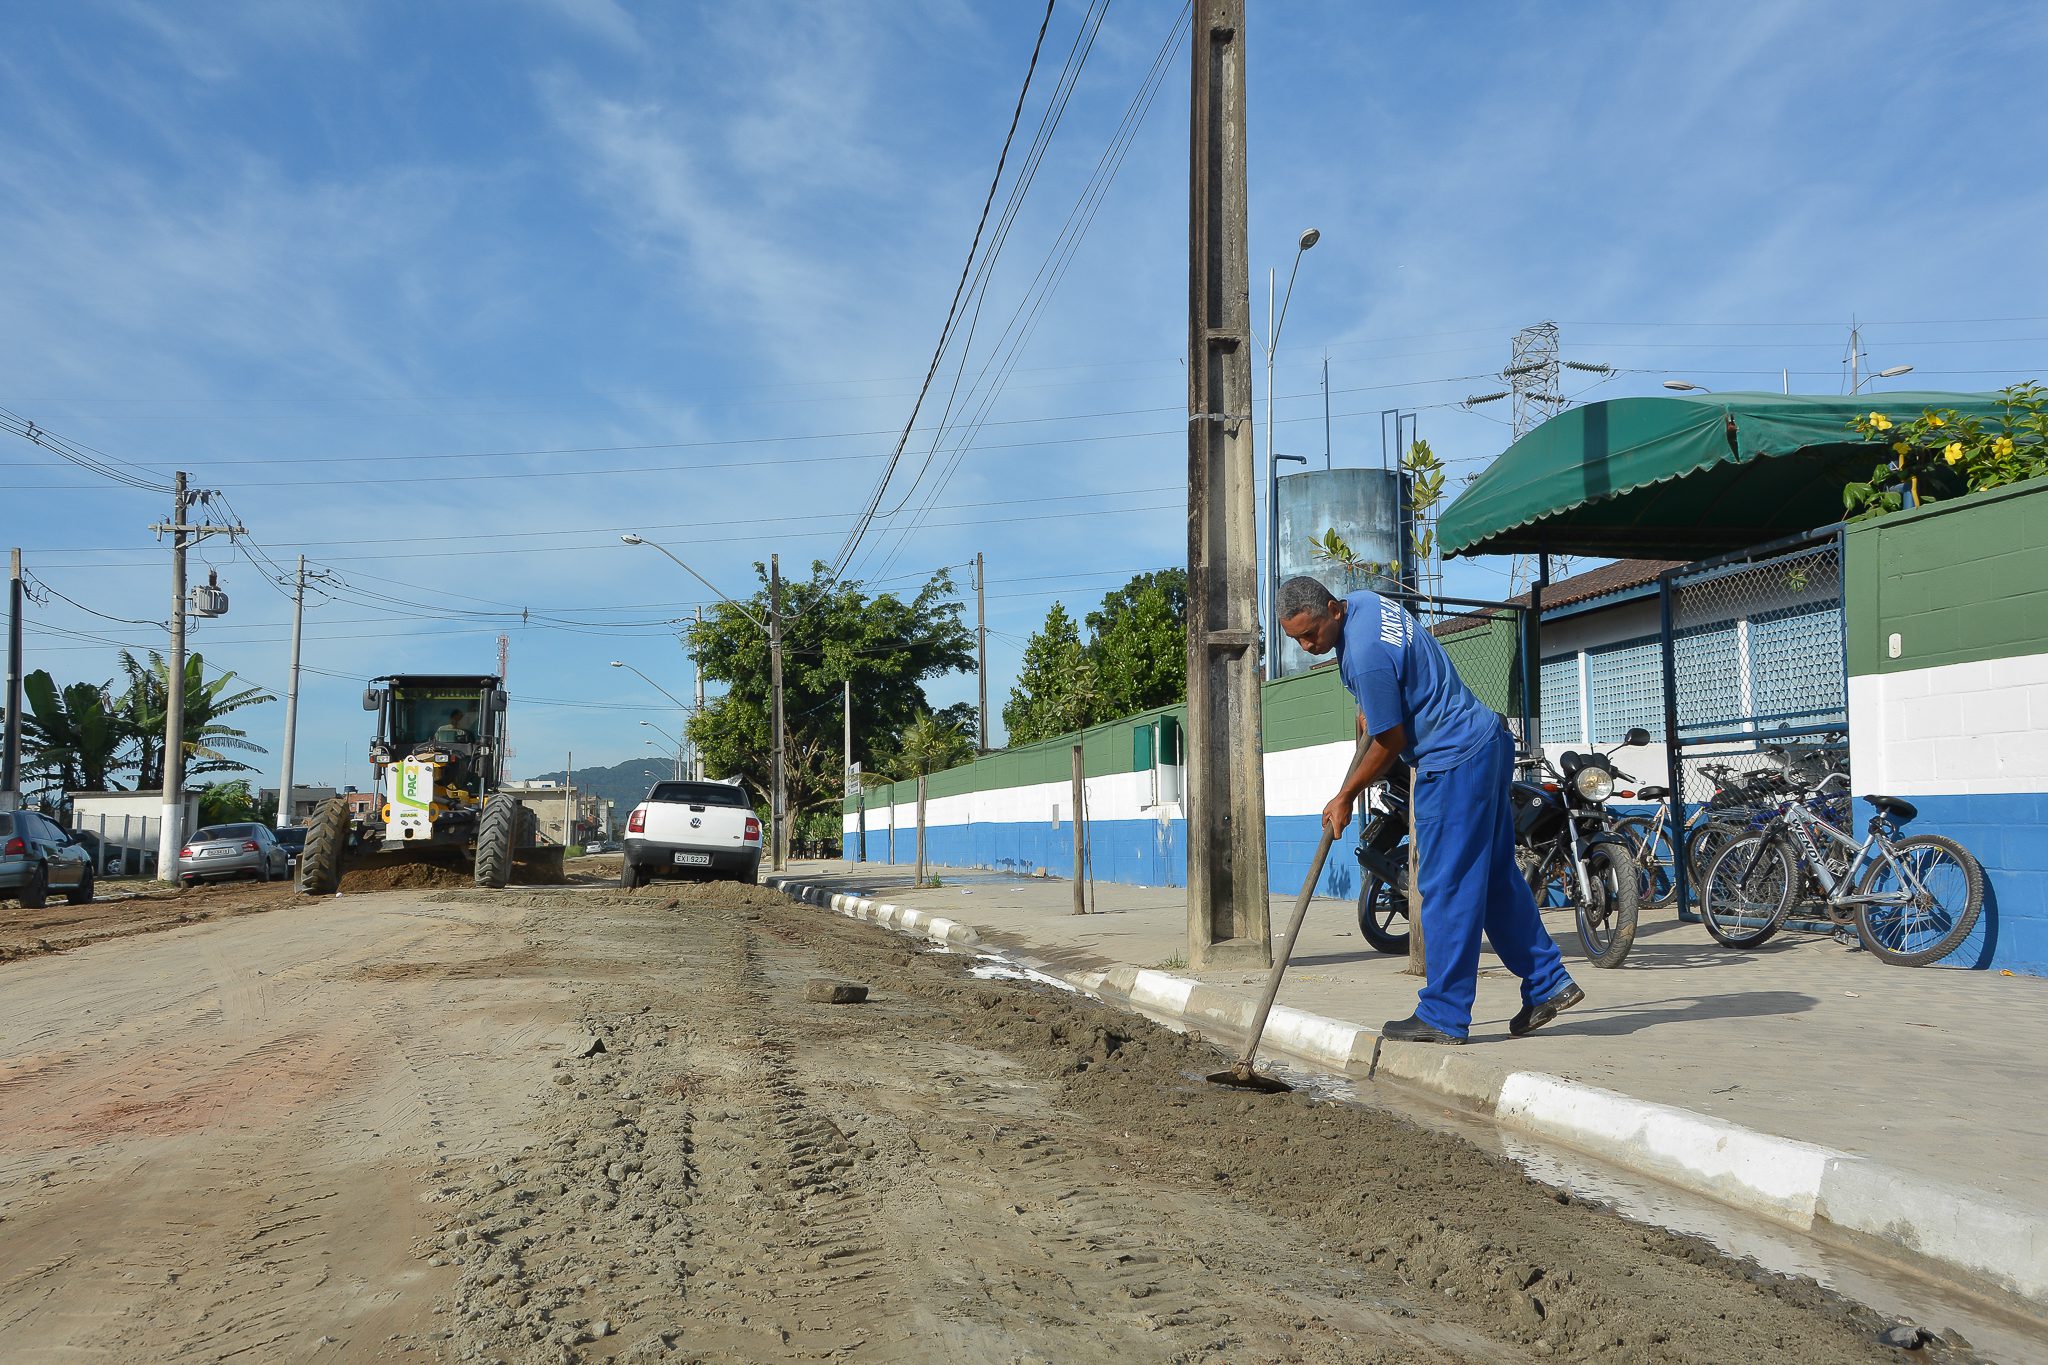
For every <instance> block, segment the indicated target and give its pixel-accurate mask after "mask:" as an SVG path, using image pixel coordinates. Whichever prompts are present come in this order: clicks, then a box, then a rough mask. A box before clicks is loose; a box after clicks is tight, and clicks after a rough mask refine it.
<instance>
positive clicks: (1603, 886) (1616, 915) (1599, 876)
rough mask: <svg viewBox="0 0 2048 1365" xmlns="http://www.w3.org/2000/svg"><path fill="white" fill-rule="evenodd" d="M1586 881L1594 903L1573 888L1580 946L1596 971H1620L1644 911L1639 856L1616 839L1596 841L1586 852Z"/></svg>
mask: <svg viewBox="0 0 2048 1365" xmlns="http://www.w3.org/2000/svg"><path fill="white" fill-rule="evenodd" d="M1586 880H1587V881H1588V882H1589V883H1591V885H1592V888H1593V895H1592V897H1591V899H1590V900H1588V898H1586V897H1584V896H1581V895H1579V894H1578V888H1577V886H1575V885H1574V886H1572V887H1571V892H1572V909H1573V912H1574V916H1575V918H1576V919H1577V921H1578V926H1579V946H1580V947H1582V948H1584V949H1585V950H1586V956H1587V958H1588V959H1590V960H1591V961H1592V963H1593V965H1594V966H1595V967H1619V966H1620V965H1621V964H1622V961H1623V960H1624V959H1625V958H1627V957H1628V950H1629V949H1630V948H1631V947H1633V946H1634V945H1635V941H1636V916H1637V915H1638V914H1639V913H1640V911H1641V899H1640V889H1641V885H1642V877H1641V870H1640V868H1639V867H1638V866H1637V863H1636V859H1635V854H1634V853H1632V852H1631V851H1630V850H1629V849H1628V847H1627V846H1626V845H1624V844H1622V843H1620V842H1619V841H1617V840H1614V839H1595V840H1594V841H1593V842H1592V843H1591V844H1590V845H1588V846H1587V848H1586Z"/></svg>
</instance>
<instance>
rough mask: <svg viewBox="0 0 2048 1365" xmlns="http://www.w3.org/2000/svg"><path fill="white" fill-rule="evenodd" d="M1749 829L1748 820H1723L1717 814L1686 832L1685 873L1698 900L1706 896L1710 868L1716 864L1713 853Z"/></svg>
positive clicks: (1695, 898)
mask: <svg viewBox="0 0 2048 1365" xmlns="http://www.w3.org/2000/svg"><path fill="white" fill-rule="evenodd" d="M1748 829H1749V821H1748V819H1747V818H1746V817H1745V818H1743V819H1742V820H1739V821H1738V820H1733V819H1723V818H1722V817H1720V816H1718V815H1712V816H1709V817H1707V821H1706V823H1705V824H1702V825H1695V826H1694V827H1693V828H1692V829H1689V830H1687V831H1686V835H1685V875H1686V880H1687V882H1688V884H1689V885H1690V886H1691V888H1692V896H1693V899H1694V900H1695V901H1697V900H1700V899H1702V898H1703V897H1704V892H1705V888H1706V885H1707V869H1708V868H1709V867H1711V866H1713V863H1714V855H1715V854H1716V853H1719V852H1720V851H1721V850H1722V849H1724V848H1726V847H1728V845H1729V844H1730V843H1732V842H1734V841H1735V840H1736V839H1739V838H1741V837H1742V836H1743V834H1745V833H1747V832H1748Z"/></svg>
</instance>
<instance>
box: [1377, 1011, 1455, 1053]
mask: <svg viewBox="0 0 2048 1365" xmlns="http://www.w3.org/2000/svg"><path fill="white" fill-rule="evenodd" d="M1380 1037H1382V1038H1390V1039H1392V1040H1393V1041H1395V1042H1397V1043H1441V1044H1443V1045H1444V1046H1445V1047H1459V1046H1462V1045H1463V1043H1464V1041H1465V1040H1464V1039H1463V1038H1460V1037H1459V1036H1458V1035H1457V1034H1455V1033H1445V1032H1444V1031H1443V1030H1442V1029H1440V1028H1434V1027H1432V1026H1430V1025H1428V1024H1425V1023H1423V1022H1422V1021H1421V1020H1420V1019H1418V1018H1416V1017H1415V1016H1414V1015H1412V1014H1411V1015H1409V1016H1408V1017H1407V1018H1406V1019H1390V1020H1388V1021H1387V1022H1386V1023H1384V1024H1382V1025H1380Z"/></svg>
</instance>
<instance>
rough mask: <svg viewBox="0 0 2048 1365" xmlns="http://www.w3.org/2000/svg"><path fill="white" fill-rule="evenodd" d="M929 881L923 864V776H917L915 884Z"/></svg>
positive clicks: (929, 876)
mask: <svg viewBox="0 0 2048 1365" xmlns="http://www.w3.org/2000/svg"><path fill="white" fill-rule="evenodd" d="M930 880H931V874H930V873H929V872H927V871H926V870H925V862H924V774H923V773H919V774H918V775H917V884H918V885H919V886H923V885H924V884H925V883H926V882H928V881H930Z"/></svg>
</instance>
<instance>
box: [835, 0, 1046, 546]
mask: <svg viewBox="0 0 2048 1365" xmlns="http://www.w3.org/2000/svg"><path fill="white" fill-rule="evenodd" d="M1057 2H1058V0H1045V17H1044V18H1043V19H1041V20H1039V23H1038V37H1037V39H1036V40H1035V41H1034V42H1033V43H1032V45H1031V61H1030V63H1029V64H1028V65H1027V66H1026V67H1025V68H1024V84H1023V87H1022V88H1021V89H1019V90H1018V91H1017V105H1016V107H1015V108H1014V109H1013V110H1011V112H1010V128H1009V131H1008V132H1007V133H1005V134H1004V135H1003V149H1002V151H1001V152H1000V153H999V154H998V155H997V157H996V172H995V175H994V176H993V177H991V178H990V180H989V182H988V195H987V197H986V198H985V199H983V201H982V205H981V217H980V219H979V221H977V222H976V223H975V225H974V240H973V241H972V242H970V243H969V244H968V247H967V260H966V261H965V262H964V263H962V265H961V267H960V280H959V283H958V284H956V285H954V287H953V301H952V303H951V304H950V305H949V306H948V307H947V309H946V321H945V323H944V325H943V326H941V327H940V328H939V341H938V345H937V346H935V347H934V348H933V349H932V363H931V364H930V365H929V366H927V367H926V368H925V373H924V382H923V383H922V384H920V385H919V386H918V390H917V399H916V401H915V402H913V403H912V404H911V406H910V420H909V421H907V422H905V423H904V424H903V434H902V436H901V437H899V438H898V439H897V441H896V449H895V452H894V453H893V454H891V455H890V456H889V465H888V468H886V469H884V470H883V471H882V477H881V478H880V479H879V480H877V481H876V483H875V491H874V492H873V494H872V495H870V497H869V499H868V504H867V508H866V510H865V511H863V512H862V513H861V515H860V517H859V518H858V519H857V520H856V521H855V522H854V528H853V530H852V532H851V533H850V534H849V535H848V536H847V539H846V543H845V544H844V545H842V546H841V547H840V550H839V553H838V555H837V556H836V557H835V558H834V560H833V565H832V576H833V577H835V578H836V577H838V575H839V572H840V570H842V569H844V568H845V567H846V563H847V561H848V560H850V559H852V558H853V552H854V551H855V550H856V549H858V548H859V547H860V540H861V537H862V536H863V535H864V534H866V532H867V525H868V523H869V522H870V521H871V520H872V519H873V518H874V515H875V509H876V508H877V507H880V506H881V505H882V496H883V494H884V493H885V492H887V491H888V487H889V480H890V478H891V477H892V476H893V475H894V474H895V472H896V462H897V461H898V460H900V459H902V458H903V448H904V447H905V446H906V445H908V444H909V443H910V433H911V430H912V429H913V428H914V427H915V426H916V425H917V414H918V413H919V412H920V411H921V410H922V409H923V407H924V399H925V395H926V394H927V393H929V392H931V387H932V379H933V377H934V376H936V375H937V374H938V372H939V362H940V361H941V359H943V358H944V356H945V354H946V346H947V343H948V342H949V341H950V340H951V338H952V335H953V322H954V319H955V318H956V317H957V316H958V314H959V311H960V299H961V297H962V296H963V295H964V294H965V292H966V289H967V280H968V274H969V272H970V271H971V270H972V268H973V266H974V259H975V255H976V253H978V252H979V251H980V250H981V234H982V229H983V228H985V227H987V225H988V211H989V208H990V207H991V206H992V205H993V204H994V203H995V199H996V188H997V187H998V186H999V185H1001V184H1002V181H1003V165H1004V163H1005V162H1006V161H1008V160H1009V156H1010V143H1011V141H1012V140H1013V139H1014V138H1015V137H1016V136H1017V122H1018V120H1019V119H1021V118H1022V117H1023V115H1024V100H1025V97H1026V96H1027V95H1028V94H1030V92H1031V74H1032V72H1034V71H1036V70H1037V69H1038V54H1039V51H1040V49H1041V48H1043V47H1044V46H1045V31H1046V29H1047V28H1048V27H1050V26H1051V24H1052V11H1053V6H1054V5H1055V4H1056V3H1057Z"/></svg>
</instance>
